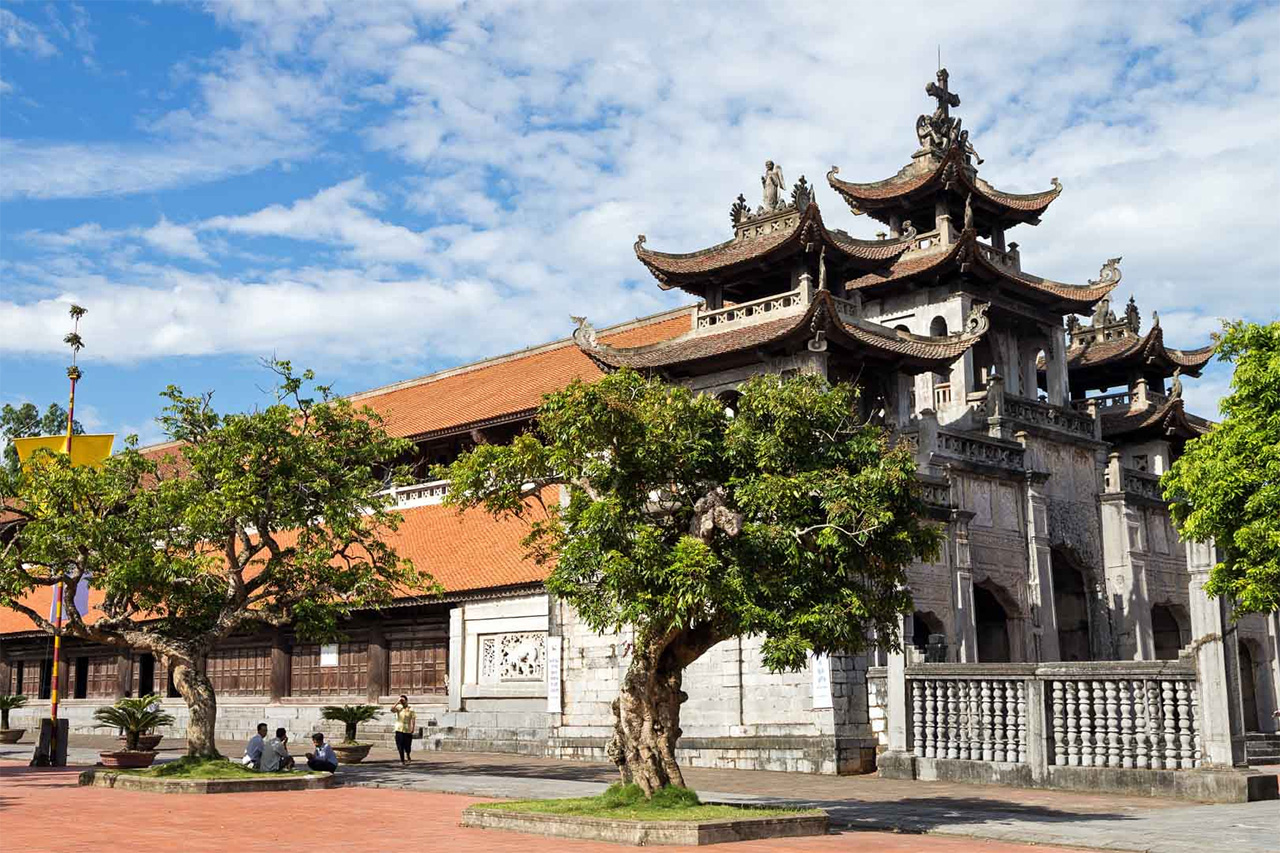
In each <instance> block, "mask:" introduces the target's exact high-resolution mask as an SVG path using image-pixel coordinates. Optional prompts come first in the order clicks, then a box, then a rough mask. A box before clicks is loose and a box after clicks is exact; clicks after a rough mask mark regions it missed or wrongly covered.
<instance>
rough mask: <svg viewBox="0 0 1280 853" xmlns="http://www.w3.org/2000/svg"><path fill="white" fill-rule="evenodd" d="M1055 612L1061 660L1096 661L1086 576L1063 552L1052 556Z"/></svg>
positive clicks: (1056, 551) (1057, 552)
mask: <svg viewBox="0 0 1280 853" xmlns="http://www.w3.org/2000/svg"><path fill="white" fill-rule="evenodd" d="M1051 564H1052V567H1053V612H1054V617H1055V618H1056V619H1057V622H1058V657H1059V658H1061V659H1062V660H1065V661H1071V660H1093V654H1092V653H1091V649H1090V647H1089V597H1088V595H1087V594H1086V593H1085V583H1084V572H1082V571H1080V569H1078V568H1076V566H1075V565H1074V563H1072V561H1071V560H1070V559H1068V557H1067V556H1066V555H1065V554H1063V553H1062V552H1061V551H1058V550H1057V549H1055V550H1054V551H1053V553H1052V561H1051Z"/></svg>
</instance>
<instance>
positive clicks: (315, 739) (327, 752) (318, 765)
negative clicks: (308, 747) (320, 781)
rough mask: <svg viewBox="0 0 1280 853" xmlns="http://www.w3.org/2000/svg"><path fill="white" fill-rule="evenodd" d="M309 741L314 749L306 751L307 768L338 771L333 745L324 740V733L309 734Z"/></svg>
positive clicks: (328, 771)
mask: <svg viewBox="0 0 1280 853" xmlns="http://www.w3.org/2000/svg"><path fill="white" fill-rule="evenodd" d="M311 742H312V743H313V744H314V745H315V749H314V750H312V751H311V752H308V753H307V768H308V769H310V770H323V771H324V772H326V773H336V772H338V756H337V755H335V754H334V752H333V747H331V746H329V744H327V743H325V742H324V735H322V734H321V733H320V732H316V733H315V734H313V735H312V736H311Z"/></svg>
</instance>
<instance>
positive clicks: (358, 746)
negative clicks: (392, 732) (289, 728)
mask: <svg viewBox="0 0 1280 853" xmlns="http://www.w3.org/2000/svg"><path fill="white" fill-rule="evenodd" d="M381 714H382V711H381V710H379V708H378V706H377V705H326V706H324V707H323V708H321V709H320V718H321V719H324V720H330V721H332V722H335V723H342V724H343V726H344V729H343V737H342V743H335V744H333V751H334V752H335V753H337V754H338V761H339V763H342V764H359V763H360V762H361V761H364V759H365V756H367V755H368V754H369V750H370V749H371V748H372V747H373V744H371V743H358V742H357V741H356V726H358V725H360V724H361V723H367V722H369V721H370V720H376V719H377V718H378V716H379V715H381Z"/></svg>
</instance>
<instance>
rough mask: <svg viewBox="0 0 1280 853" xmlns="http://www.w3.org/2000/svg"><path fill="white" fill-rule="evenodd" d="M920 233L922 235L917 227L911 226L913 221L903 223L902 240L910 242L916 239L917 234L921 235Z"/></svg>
mask: <svg viewBox="0 0 1280 853" xmlns="http://www.w3.org/2000/svg"><path fill="white" fill-rule="evenodd" d="M919 233H920V232H919V231H917V230H916V227H915V226H914V225H912V224H911V220H910V219H906V220H903V222H902V239H904V240H910V239H911V238H913V237H915V236H916V235H917V234H919Z"/></svg>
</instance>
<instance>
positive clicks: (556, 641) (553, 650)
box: [547, 637, 564, 714]
mask: <svg viewBox="0 0 1280 853" xmlns="http://www.w3.org/2000/svg"><path fill="white" fill-rule="evenodd" d="M563 648H564V638H563V637H547V711H548V712H550V713H552V714H559V713H560V711H561V707H560V652H561V650H562V649H563Z"/></svg>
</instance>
